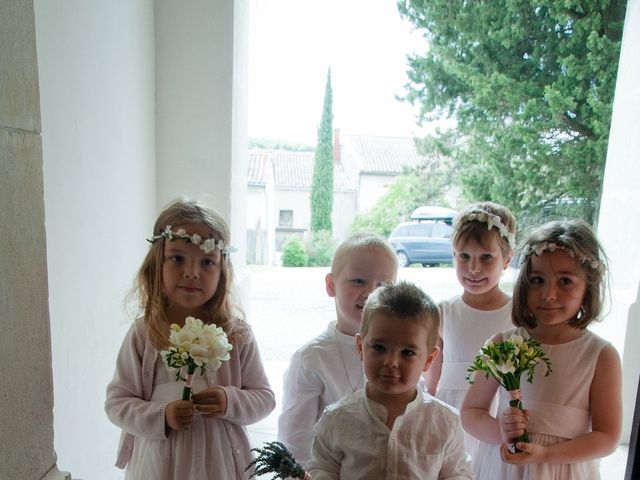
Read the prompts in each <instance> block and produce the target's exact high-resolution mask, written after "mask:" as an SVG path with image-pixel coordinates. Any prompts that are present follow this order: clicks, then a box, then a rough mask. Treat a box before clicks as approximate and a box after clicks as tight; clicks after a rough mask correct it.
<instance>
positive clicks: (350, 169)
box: [247, 129, 435, 264]
mask: <svg viewBox="0 0 640 480" xmlns="http://www.w3.org/2000/svg"><path fill="white" fill-rule="evenodd" d="M248 157H249V158H248V160H249V161H248V183H247V185H248V187H247V188H248V200H247V261H248V262H249V263H258V264H273V263H274V262H276V263H277V254H276V253H277V252H281V251H282V245H283V244H284V242H285V241H286V239H287V238H288V237H290V236H292V235H296V236H298V237H299V238H301V239H303V240H304V239H306V238H307V235H308V233H309V226H310V220H311V207H310V205H311V183H312V178H313V161H314V152H294V151H286V150H249V156H248ZM333 159H334V170H333V172H334V174H333V181H334V194H333V212H332V224H333V238H334V239H335V240H336V241H340V240H342V239H344V238H345V237H346V236H347V235H348V234H349V231H350V226H351V223H352V221H353V218H354V216H355V215H356V213H363V212H366V211H367V210H368V209H369V208H371V207H372V206H373V205H374V204H375V203H376V201H377V200H378V199H379V198H380V197H381V196H382V195H383V194H384V193H385V192H386V190H387V188H388V186H389V184H390V183H391V181H392V180H393V179H394V178H395V177H396V176H397V175H399V174H400V173H402V171H403V169H404V168H411V167H415V166H417V165H419V164H422V163H426V162H432V161H434V160H435V158H431V157H426V156H424V155H420V154H419V153H418V151H417V149H416V145H415V142H414V140H413V139H412V138H406V137H378V136H367V135H341V133H340V130H338V129H336V130H335V131H334V145H333Z"/></svg>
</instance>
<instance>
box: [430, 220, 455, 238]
mask: <svg viewBox="0 0 640 480" xmlns="http://www.w3.org/2000/svg"><path fill="white" fill-rule="evenodd" d="M452 230H453V228H452V227H450V226H449V225H447V224H446V223H436V224H435V225H434V226H433V236H434V237H438V238H449V237H451V231H452Z"/></svg>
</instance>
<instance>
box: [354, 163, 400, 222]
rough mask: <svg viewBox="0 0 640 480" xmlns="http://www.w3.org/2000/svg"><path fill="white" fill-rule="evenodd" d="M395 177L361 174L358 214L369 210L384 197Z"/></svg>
mask: <svg viewBox="0 0 640 480" xmlns="http://www.w3.org/2000/svg"><path fill="white" fill-rule="evenodd" d="M394 178H395V177H394V176H393V175H373V174H369V173H361V174H360V179H359V189H358V213H365V212H366V211H367V210H369V209H370V208H371V207H372V206H373V205H374V204H375V203H376V202H377V201H378V200H379V199H380V197H381V196H382V195H384V194H385V193H386V192H387V190H388V188H389V185H390V184H391V182H393V179H394Z"/></svg>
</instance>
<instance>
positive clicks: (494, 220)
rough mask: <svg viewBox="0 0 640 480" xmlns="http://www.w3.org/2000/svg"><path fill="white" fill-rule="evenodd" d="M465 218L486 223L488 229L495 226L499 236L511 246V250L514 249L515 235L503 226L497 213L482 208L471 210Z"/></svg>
mask: <svg viewBox="0 0 640 480" xmlns="http://www.w3.org/2000/svg"><path fill="white" fill-rule="evenodd" d="M467 220H469V221H472V220H475V221H477V222H481V223H486V224H487V229H488V230H491V229H492V228H496V229H497V230H498V231H499V232H500V236H502V237H503V238H504V239H505V240H506V241H507V242H508V243H509V247H511V250H515V248H516V236H515V235H514V234H513V233H511V232H510V231H509V229H508V228H507V227H505V226H504V224H503V223H502V220H501V219H500V217H499V216H498V215H495V214H493V213H489V212H486V211H484V210H472V211H471V213H469V214H468V215H467Z"/></svg>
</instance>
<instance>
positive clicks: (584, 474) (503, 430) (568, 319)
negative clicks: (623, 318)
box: [461, 220, 622, 480]
mask: <svg viewBox="0 0 640 480" xmlns="http://www.w3.org/2000/svg"><path fill="white" fill-rule="evenodd" d="M604 293H605V257H604V253H603V251H602V248H601V246H600V244H599V242H598V240H597V238H596V236H595V235H594V233H593V232H592V230H591V228H590V227H589V226H588V225H587V224H586V223H584V222H582V221H579V220H564V221H554V222H550V223H547V224H544V225H542V226H539V227H536V228H534V229H532V230H531V231H530V233H529V234H528V235H527V237H526V239H525V242H524V247H523V250H522V269H521V271H520V274H519V276H518V279H517V282H516V285H515V289H514V297H513V298H514V300H513V323H514V324H515V325H516V326H517V327H516V328H515V329H512V330H510V331H507V332H504V333H502V334H498V335H497V336H495V337H494V338H493V340H494V341H499V340H501V339H503V338H509V336H510V335H511V334H513V333H515V334H517V335H520V336H522V337H524V338H532V339H534V340H536V341H538V342H539V343H540V344H541V347H542V350H543V351H544V352H545V353H546V355H547V356H548V358H549V360H550V361H551V367H552V373H551V374H550V375H548V376H545V369H543V368H539V369H536V371H535V375H534V376H533V379H532V382H531V383H528V382H526V381H522V382H521V383H520V391H517V395H516V396H517V397H519V398H520V399H521V401H522V403H523V405H524V407H525V409H526V410H525V411H524V412H522V411H521V410H519V409H517V408H513V407H509V399H510V396H509V395H508V394H507V392H506V391H504V389H500V407H499V414H498V415H497V416H494V415H492V414H490V412H489V407H490V404H491V401H492V399H493V397H494V395H495V393H496V391H497V390H498V383H497V382H496V380H494V379H493V378H492V377H489V378H485V376H484V375H483V374H482V373H481V372H476V373H475V375H474V377H473V382H474V383H473V384H472V385H471V387H470V388H469V391H468V392H467V395H466V398H465V400H464V403H463V405H462V412H461V416H462V424H463V426H464V428H465V430H467V431H468V432H470V433H471V434H473V435H474V436H476V437H477V438H479V439H480V440H481V443H480V447H479V449H478V455H477V458H476V461H475V464H474V470H475V472H476V475H477V478H478V479H479V480H515V479H518V480H520V479H531V480H533V479H545V480H565V479H568V478H571V479H583V480H593V479H598V478H600V473H599V465H598V463H599V462H598V460H597V459H598V458H600V457H604V456H606V455H608V454H609V453H611V452H612V451H613V450H615V448H616V446H617V444H618V440H619V437H620V429H621V423H622V419H621V415H622V400H621V367H620V358H619V356H618V353H617V352H616V350H615V348H614V347H613V346H612V345H611V344H610V343H609V342H607V341H605V340H603V339H602V338H600V337H598V336H597V335H595V334H594V333H592V332H590V331H589V330H587V326H588V325H589V324H590V323H591V322H592V321H594V320H598V319H599V318H600V314H601V311H602V304H603V300H604ZM525 430H526V431H527V432H528V435H529V442H528V443H523V442H517V443H516V448H517V449H518V450H520V452H518V453H513V452H511V451H510V450H509V449H508V447H507V445H508V444H510V443H511V441H512V439H514V438H516V437H519V436H520V435H522V434H523V433H524V431H525Z"/></svg>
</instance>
